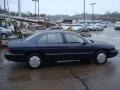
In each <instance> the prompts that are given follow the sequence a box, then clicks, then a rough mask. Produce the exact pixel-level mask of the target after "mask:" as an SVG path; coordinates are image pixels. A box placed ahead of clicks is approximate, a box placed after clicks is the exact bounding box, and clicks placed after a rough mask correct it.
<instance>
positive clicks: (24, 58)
mask: <svg viewBox="0 0 120 90" xmlns="http://www.w3.org/2000/svg"><path fill="white" fill-rule="evenodd" d="M117 54H118V50H116V49H115V46H113V45H111V44H108V43H106V42H102V41H93V40H87V39H85V38H83V37H82V36H80V35H79V34H77V33H74V32H68V31H57V30H49V31H47V30H46V31H41V32H39V33H36V34H33V35H31V36H30V37H28V38H26V39H22V40H16V41H11V42H10V43H9V44H8V49H7V50H6V51H5V54H4V55H5V57H6V59H8V60H10V61H16V62H27V64H28V65H29V66H30V67H31V68H34V69H36V68H39V67H41V65H43V63H45V62H47V63H49V62H63V61H70V60H94V61H95V62H96V63H97V64H104V63H106V61H107V59H108V58H111V57H114V56H116V55H117Z"/></svg>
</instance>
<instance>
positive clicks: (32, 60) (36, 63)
mask: <svg viewBox="0 0 120 90" xmlns="http://www.w3.org/2000/svg"><path fill="white" fill-rule="evenodd" d="M29 64H30V66H31V67H33V68H36V67H39V65H40V64H41V60H40V58H39V57H38V56H32V57H30V59H29Z"/></svg>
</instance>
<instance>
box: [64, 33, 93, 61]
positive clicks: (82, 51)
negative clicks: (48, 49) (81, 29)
mask: <svg viewBox="0 0 120 90" xmlns="http://www.w3.org/2000/svg"><path fill="white" fill-rule="evenodd" d="M64 36H65V40H66V46H67V50H68V51H67V57H68V60H80V59H84V58H89V57H91V56H92V54H93V50H92V48H93V47H92V46H91V45H90V44H89V43H88V42H87V41H86V40H85V39H84V38H82V37H80V36H79V35H77V34H74V33H64Z"/></svg>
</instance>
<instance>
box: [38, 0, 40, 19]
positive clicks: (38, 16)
mask: <svg viewBox="0 0 120 90" xmlns="http://www.w3.org/2000/svg"><path fill="white" fill-rule="evenodd" d="M39 8H40V7H39V0H38V21H39V14H40V12H39Z"/></svg>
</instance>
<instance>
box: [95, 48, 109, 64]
mask: <svg viewBox="0 0 120 90" xmlns="http://www.w3.org/2000/svg"><path fill="white" fill-rule="evenodd" d="M95 62H96V63H97V64H105V63H106V62H107V53H106V52H105V51H103V50H101V51H98V52H97V53H96V56H95Z"/></svg>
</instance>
